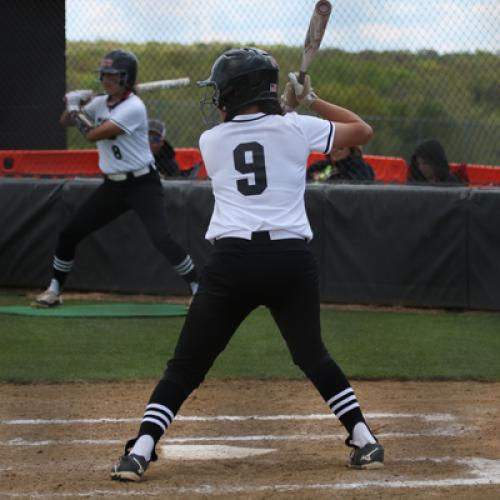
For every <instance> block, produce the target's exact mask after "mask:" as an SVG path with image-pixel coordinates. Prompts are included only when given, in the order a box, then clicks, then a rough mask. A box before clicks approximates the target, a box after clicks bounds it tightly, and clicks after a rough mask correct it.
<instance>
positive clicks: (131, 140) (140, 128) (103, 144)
mask: <svg viewBox="0 0 500 500" xmlns="http://www.w3.org/2000/svg"><path fill="white" fill-rule="evenodd" d="M107 99H108V96H107V95H99V96H96V97H94V99H92V100H91V101H90V102H89V103H88V104H87V105H86V106H85V107H84V111H85V113H87V115H88V116H89V117H90V119H91V120H92V121H93V122H94V124H95V126H99V125H101V124H102V123H103V122H105V121H107V120H111V121H112V122H113V123H114V124H115V125H117V126H118V127H120V128H121V129H122V130H123V131H124V133H123V134H119V135H117V136H116V139H102V140H100V141H97V149H98V151H99V168H100V169H101V170H102V172H103V173H104V174H115V173H120V172H131V171H134V170H140V169H141V168H144V167H147V166H148V165H150V164H151V163H153V161H154V159H153V154H152V153H151V149H150V147H149V139H148V116H147V112H146V106H145V105H144V103H143V102H142V100H141V99H139V97H137V96H136V95H135V94H133V93H131V94H129V95H128V96H127V97H126V98H125V99H124V100H123V101H121V102H120V103H119V104H117V105H116V106H114V107H112V108H109V107H108V104H107Z"/></svg>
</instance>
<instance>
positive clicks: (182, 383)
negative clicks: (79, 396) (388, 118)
mask: <svg viewBox="0 0 500 500" xmlns="http://www.w3.org/2000/svg"><path fill="white" fill-rule="evenodd" d="M278 74H279V69H278V64H277V63H276V61H275V60H274V58H273V57H272V56H271V55H270V54H268V53H267V52H264V51H262V50H259V49H255V48H240V49H232V50H228V51H226V52H224V53H223V54H222V55H221V56H220V57H219V58H218V59H217V60H216V61H215V63H214V65H213V68H212V72H211V74H210V77H209V78H208V80H205V81H203V82H199V85H200V86H202V87H208V88H209V89H212V90H213V93H212V94H211V95H210V101H211V102H212V103H213V104H214V105H215V106H216V107H217V108H218V110H219V113H220V117H221V119H222V120H223V123H221V124H219V125H217V126H215V127H213V128H212V129H210V130H207V131H206V132H204V133H203V134H202V136H201V138H200V149H201V152H202V155H203V159H204V161H205V165H206V168H207V172H208V174H209V176H210V178H211V180H212V187H213V192H214V196H215V207H214V211H213V214H212V218H211V221H210V224H209V227H208V231H207V233H206V238H207V239H208V240H210V241H211V242H212V243H213V244H214V247H215V248H214V251H213V253H212V255H211V257H210V259H209V261H208V263H207V265H206V266H205V267H204V269H203V272H202V275H201V279H200V288H199V291H198V293H197V294H196V295H195V297H194V299H193V302H192V304H191V307H190V309H189V312H188V315H187V317H186V320H185V323H184V326H183V328H182V331H181V334H180V337H179V339H178V342H177V346H176V348H175V352H174V354H173V357H172V358H171V359H170V360H169V361H168V363H167V367H166V370H165V372H164V375H163V378H162V379H161V380H160V381H159V383H158V384H157V386H156V388H155V389H154V391H153V393H152V395H151V397H150V399H149V402H148V404H147V406H146V409H145V412H144V416H143V419H142V422H141V425H140V428H139V432H138V435H137V437H136V438H135V439H132V440H130V441H129V442H128V443H127V444H126V446H125V454H124V455H123V456H122V457H121V458H120V460H119V461H118V463H117V464H116V465H114V466H113V468H112V470H111V477H112V479H118V480H129V481H139V480H140V479H141V478H142V476H143V474H144V471H145V470H146V468H147V467H148V465H149V463H150V462H151V461H153V460H156V458H157V456H156V453H155V445H156V443H157V442H158V440H159V439H160V437H161V436H162V435H163V434H164V433H165V432H166V431H167V429H168V427H169V426H170V425H171V424H172V422H173V420H174V418H175V416H176V414H177V413H178V412H179V409H180V407H181V405H182V403H183V402H184V401H185V400H186V398H187V397H188V396H189V395H190V394H191V392H192V391H193V390H194V389H196V388H197V387H198V386H199V385H200V384H201V383H202V381H203V380H204V378H205V376H206V374H207V372H208V370H209V369H210V367H211V366H212V364H213V363H214V361H215V359H216V358H217V356H218V355H219V354H220V353H221V352H222V351H223V350H224V348H225V347H226V345H227V344H228V342H229V341H230V339H231V337H232V335H233V334H234V332H235V331H236V329H237V328H238V326H239V325H240V323H241V322H242V321H243V320H244V319H245V317H246V316H247V315H248V314H249V313H250V312H251V311H252V310H254V309H255V308H256V307H258V306H260V305H264V306H266V307H268V308H269V310H270V311H271V314H272V316H273V318H274V320H275V322H276V324H277V326H278V328H279V330H280V332H281V335H282V336H283V338H284V340H285V342H286V344H287V346H288V349H289V350H290V353H291V356H292V358H293V361H294V363H295V364H296V365H297V366H299V367H300V368H301V370H302V371H303V372H304V374H305V375H306V376H307V377H308V378H309V380H310V381H311V382H312V383H313V384H314V386H315V387H316V389H317V390H318V392H319V393H320V395H321V396H322V397H323V399H324V401H325V402H326V404H327V405H328V406H329V408H330V409H331V411H332V412H333V413H334V414H335V415H336V417H337V418H338V419H339V420H340V422H341V423H342V424H343V425H344V427H345V429H346V431H347V434H348V436H347V439H346V444H347V445H348V446H351V447H353V450H352V452H351V455H350V459H349V462H348V464H349V466H351V467H354V468H361V469H365V468H377V467H382V466H383V460H384V450H383V447H382V446H381V445H380V444H379V443H378V441H377V439H376V438H375V436H374V435H373V434H372V432H371V430H370V428H369V427H368V425H367V424H366V422H365V419H364V417H363V414H362V412H361V408H360V405H359V402H358V400H357V398H356V395H355V393H354V390H353V389H352V387H351V386H350V384H349V382H348V380H347V379H346V377H345V375H344V373H343V372H342V370H341V369H340V367H339V366H338V365H337V363H336V362H335V361H334V360H333V359H332V357H331V356H330V354H329V353H328V351H327V349H326V347H325V345H324V344H323V341H322V338H321V329H320V296H319V287H318V281H319V279H318V268H317V263H316V260H315V258H314V256H313V253H312V251H311V250H310V248H309V246H308V242H309V241H310V240H311V238H312V236H313V235H312V232H311V227H310V225H309V221H308V219H307V215H306V211H305V203H304V191H305V182H306V161H307V158H308V156H309V154H310V152H311V151H313V150H320V151H324V152H325V153H327V152H329V151H330V149H331V148H332V147H334V146H335V147H337V148H340V147H348V146H353V145H358V144H365V143H366V142H367V141H368V140H369V139H370V138H371V136H372V129H371V127H370V126H369V125H368V124H366V123H365V122H364V121H363V120H362V119H361V118H360V117H359V116H357V115H356V114H354V113H353V112H351V111H349V110H347V109H344V108H341V107H339V106H336V105H334V104H330V103H328V102H326V101H323V100H321V99H320V98H319V97H317V96H316V94H315V93H314V92H313V90H312V88H311V82H310V78H309V77H307V78H306V80H305V82H304V85H301V84H300V83H298V81H297V78H296V75H295V74H290V82H288V83H287V85H286V87H285V92H284V94H283V96H282V104H283V105H284V106H286V109H288V110H291V109H294V108H295V107H296V106H297V105H298V104H299V103H301V104H303V105H305V106H306V107H308V108H310V109H311V110H313V111H315V112H316V113H317V114H319V115H320V116H321V117H322V119H321V118H318V117H314V116H305V115H299V114H297V113H295V112H289V113H287V114H283V111H282V107H281V104H280V100H279V99H278V95H277V88H278ZM262 397H263V398H265V397H266V395H265V394H263V395H262Z"/></svg>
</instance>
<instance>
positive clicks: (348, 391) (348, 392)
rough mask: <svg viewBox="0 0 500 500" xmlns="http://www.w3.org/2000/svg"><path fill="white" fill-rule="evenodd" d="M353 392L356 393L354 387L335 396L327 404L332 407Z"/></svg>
mask: <svg viewBox="0 0 500 500" xmlns="http://www.w3.org/2000/svg"><path fill="white" fill-rule="evenodd" d="M351 392H352V393H354V391H353V390H352V387H348V388H347V389H344V390H343V391H342V392H339V393H338V394H335V396H332V397H331V398H330V399H329V400H328V401H327V402H326V404H327V405H328V406H331V405H332V404H333V403H334V402H335V401H337V399H339V398H342V397H344V396H346V395H347V394H350V393H351Z"/></svg>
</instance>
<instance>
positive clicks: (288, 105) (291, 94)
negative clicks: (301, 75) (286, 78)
mask: <svg viewBox="0 0 500 500" xmlns="http://www.w3.org/2000/svg"><path fill="white" fill-rule="evenodd" d="M280 100H281V107H282V108H283V111H284V112H285V113H290V111H294V110H295V108H296V107H297V106H298V105H299V104H300V102H299V101H298V99H297V96H296V95H295V90H294V89H293V85H292V84H291V82H287V83H286V85H285V89H284V90H283V94H281V99H280Z"/></svg>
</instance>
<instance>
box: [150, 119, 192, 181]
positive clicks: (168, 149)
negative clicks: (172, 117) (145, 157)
mask: <svg viewBox="0 0 500 500" xmlns="http://www.w3.org/2000/svg"><path fill="white" fill-rule="evenodd" d="M148 128H149V146H150V148H151V152H152V153H153V156H154V159H155V164H156V167H157V168H158V172H159V173H160V176H161V178H162V179H168V178H172V177H175V178H178V179H186V178H192V177H196V175H197V173H198V171H199V169H200V164H199V163H196V164H195V165H193V166H192V167H191V168H184V169H182V168H181V167H180V166H179V164H178V163H177V160H176V158H175V149H174V148H173V146H172V145H171V144H170V142H168V141H167V139H166V137H165V130H166V129H165V124H164V123H163V122H162V121H161V120H149V122H148Z"/></svg>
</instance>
